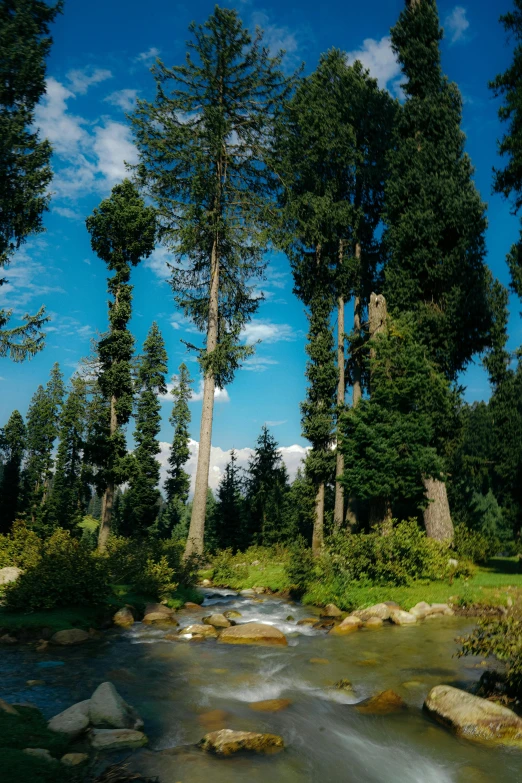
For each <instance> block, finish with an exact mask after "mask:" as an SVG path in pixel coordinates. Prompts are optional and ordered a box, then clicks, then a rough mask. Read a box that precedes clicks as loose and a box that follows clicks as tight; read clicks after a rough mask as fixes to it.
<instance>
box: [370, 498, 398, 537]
mask: <svg viewBox="0 0 522 783" xmlns="http://www.w3.org/2000/svg"><path fill="white" fill-rule="evenodd" d="M392 520H393V516H392V509H391V505H390V502H389V500H388V499H387V498H374V500H372V503H371V505H370V527H371V529H372V530H374V531H375V532H377V533H380V534H381V536H388V535H390V533H391V532H392V530H393V524H392Z"/></svg>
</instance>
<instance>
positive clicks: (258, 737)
mask: <svg viewBox="0 0 522 783" xmlns="http://www.w3.org/2000/svg"><path fill="white" fill-rule="evenodd" d="M200 745H201V747H202V748H203V750H207V751H211V752H212V753H217V754H218V755H219V756H231V755H232V754H233V753H238V752H239V751H240V750H249V751H253V752H254V753H266V752H270V751H274V750H277V749H281V748H284V742H283V739H282V737H279V736H277V735H276V734H257V733H255V732H253V731H233V730H232V729H221V731H213V732H211V733H210V734H207V735H205V737H203V739H202V740H201V742H200Z"/></svg>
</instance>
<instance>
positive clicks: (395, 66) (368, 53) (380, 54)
mask: <svg viewBox="0 0 522 783" xmlns="http://www.w3.org/2000/svg"><path fill="white" fill-rule="evenodd" d="M356 60H359V62H361V63H362V64H363V65H364V67H365V68H367V69H368V70H369V71H370V74H371V75H372V76H373V77H374V79H377V81H378V82H379V87H381V88H388V89H389V90H390V92H394V93H396V92H397V90H398V86H399V84H400V78H398V77H399V76H400V73H401V67H400V65H399V63H398V62H397V60H396V58H395V54H394V53H393V50H392V47H391V38H390V36H389V35H385V36H384V37H383V38H381V39H380V41H376V40H375V39H374V38H365V40H364V41H363V45H362V46H361V48H360V49H355V50H354V51H352V52H348V54H347V61H348V63H349V64H350V65H351V64H353V63H354V62H355V61H356Z"/></svg>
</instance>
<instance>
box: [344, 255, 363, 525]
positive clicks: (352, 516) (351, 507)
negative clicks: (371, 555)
mask: <svg viewBox="0 0 522 783" xmlns="http://www.w3.org/2000/svg"><path fill="white" fill-rule="evenodd" d="M355 258H356V259H357V261H358V262H359V261H360V259H361V245H360V243H359V242H357V244H356V245H355ZM353 330H354V332H355V333H356V334H360V333H361V297H360V296H356V297H355V299H354V305H353ZM361 399H362V371H361V355H360V352H359V351H358V352H357V353H356V355H355V357H354V366H353V388H352V407H353V408H356V407H357V406H358V405H359V403H360V401H361ZM358 525H359V522H358V519H357V506H356V502H355V499H354V498H348V503H347V504H346V528H347V530H350V531H352V532H353V531H355V530H357V528H358Z"/></svg>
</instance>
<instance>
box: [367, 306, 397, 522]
mask: <svg viewBox="0 0 522 783" xmlns="http://www.w3.org/2000/svg"><path fill="white" fill-rule="evenodd" d="M387 316H388V313H387V308H386V299H385V298H384V296H382V294H371V296H370V306H369V308H368V320H369V322H370V357H371V358H372V359H373V358H375V348H372V347H371V342H372V340H374V339H375V336H376V335H377V334H379V333H380V332H382V331H383V330H384V329H385V328H386V319H387ZM371 386H372V378H371V376H370V389H371ZM370 525H371V527H373V528H375V529H377V530H380V532H381V533H382V535H383V536H385V535H388V534H389V533H391V531H392V511H391V505H390V501H389V499H388V498H383V497H380V498H374V499H373V500H372V501H371V503H370Z"/></svg>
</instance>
